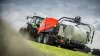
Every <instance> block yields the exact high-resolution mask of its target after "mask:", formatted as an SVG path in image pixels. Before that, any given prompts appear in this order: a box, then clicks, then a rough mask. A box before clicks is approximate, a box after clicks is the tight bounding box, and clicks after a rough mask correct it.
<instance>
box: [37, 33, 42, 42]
mask: <svg viewBox="0 0 100 56" xmlns="http://www.w3.org/2000/svg"><path fill="white" fill-rule="evenodd" d="M42 39H43V33H40V34H39V35H38V36H37V37H36V41H37V42H39V43H42Z"/></svg>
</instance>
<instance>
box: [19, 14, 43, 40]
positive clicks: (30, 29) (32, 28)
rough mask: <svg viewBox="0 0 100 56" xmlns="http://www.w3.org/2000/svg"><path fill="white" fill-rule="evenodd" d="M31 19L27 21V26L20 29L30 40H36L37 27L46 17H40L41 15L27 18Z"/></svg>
mask: <svg viewBox="0 0 100 56" xmlns="http://www.w3.org/2000/svg"><path fill="white" fill-rule="evenodd" d="M26 19H27V20H28V19H31V20H30V21H29V22H27V27H26V28H25V27H21V29H20V30H19V32H20V33H22V34H24V35H26V36H27V37H28V39H30V40H35V37H36V36H37V29H38V27H39V26H40V23H41V22H42V20H44V18H42V17H40V16H35V15H34V16H32V17H30V16H27V18H26Z"/></svg>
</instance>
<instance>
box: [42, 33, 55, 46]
mask: <svg viewBox="0 0 100 56" xmlns="http://www.w3.org/2000/svg"><path fill="white" fill-rule="evenodd" d="M43 43H44V44H49V45H52V44H53V41H52V38H51V37H50V35H49V34H45V35H44V38H43Z"/></svg>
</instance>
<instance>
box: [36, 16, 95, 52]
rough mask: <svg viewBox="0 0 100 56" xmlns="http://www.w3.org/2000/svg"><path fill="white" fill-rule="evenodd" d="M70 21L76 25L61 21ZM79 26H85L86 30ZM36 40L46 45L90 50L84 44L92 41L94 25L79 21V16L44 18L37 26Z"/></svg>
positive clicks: (84, 50)
mask: <svg viewBox="0 0 100 56" xmlns="http://www.w3.org/2000/svg"><path fill="white" fill-rule="evenodd" d="M63 21H66V22H71V23H74V24H76V25H67V24H63V23H62V22H63ZM80 26H84V27H87V28H88V30H85V29H83V28H82V27H80ZM37 34H38V35H37V37H36V41H37V42H40V43H44V44H48V45H55V46H60V47H63V48H68V49H72V50H79V51H83V52H90V48H89V47H87V46H86V45H85V44H87V43H89V42H91V43H92V41H93V36H94V27H93V26H91V25H89V24H85V23H82V22H81V17H75V18H69V17H62V18H60V19H59V20H57V19H55V18H45V19H44V20H43V21H42V22H41V23H40V26H39V28H38V32H37Z"/></svg>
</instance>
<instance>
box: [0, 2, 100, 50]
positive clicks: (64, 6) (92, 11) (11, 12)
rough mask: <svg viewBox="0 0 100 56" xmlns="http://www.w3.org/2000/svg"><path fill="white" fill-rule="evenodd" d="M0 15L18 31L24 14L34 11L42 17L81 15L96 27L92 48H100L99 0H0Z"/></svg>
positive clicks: (24, 21) (86, 21) (23, 20)
mask: <svg viewBox="0 0 100 56" xmlns="http://www.w3.org/2000/svg"><path fill="white" fill-rule="evenodd" d="M0 6H1V9H0V16H1V17H2V19H4V20H6V21H8V22H9V23H10V24H11V26H12V27H13V28H14V29H15V30H16V31H18V30H19V29H20V27H22V26H23V25H24V24H25V23H26V19H25V18H26V16H33V15H34V13H37V15H40V16H42V17H55V18H58V19H59V18H60V17H63V16H68V17H75V16H81V17H82V22H85V23H89V24H92V25H93V26H94V27H95V29H96V34H95V38H94V42H93V44H92V45H90V46H91V47H93V48H100V44H98V43H99V42H100V37H99V35H100V0H1V1H0Z"/></svg>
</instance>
